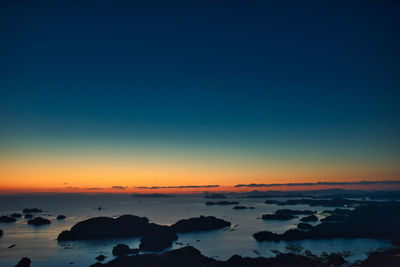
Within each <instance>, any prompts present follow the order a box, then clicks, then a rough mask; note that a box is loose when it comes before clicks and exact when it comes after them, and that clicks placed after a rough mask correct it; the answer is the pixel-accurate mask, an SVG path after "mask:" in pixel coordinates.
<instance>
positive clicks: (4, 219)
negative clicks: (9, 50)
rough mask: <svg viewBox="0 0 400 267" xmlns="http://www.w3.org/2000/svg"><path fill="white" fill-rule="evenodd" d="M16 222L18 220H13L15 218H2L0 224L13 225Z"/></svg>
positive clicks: (0, 217)
mask: <svg viewBox="0 0 400 267" xmlns="http://www.w3.org/2000/svg"><path fill="white" fill-rule="evenodd" d="M15 221H16V219H15V218H13V217H9V216H0V222H3V223H12V222H15Z"/></svg>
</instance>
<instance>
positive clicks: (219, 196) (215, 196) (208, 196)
mask: <svg viewBox="0 0 400 267" xmlns="http://www.w3.org/2000/svg"><path fill="white" fill-rule="evenodd" d="M204 198H211V199H222V198H226V196H225V195H223V194H218V193H215V194H208V195H205V196H204Z"/></svg>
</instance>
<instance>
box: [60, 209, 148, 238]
mask: <svg viewBox="0 0 400 267" xmlns="http://www.w3.org/2000/svg"><path fill="white" fill-rule="evenodd" d="M149 225H150V224H149V220H148V219H147V218H146V217H138V216H135V215H122V216H120V217H118V218H116V219H114V218H110V217H95V218H91V219H87V220H84V221H81V222H78V223H77V224H75V225H74V226H72V228H71V230H69V231H63V232H62V233H61V234H59V235H58V237H57V240H60V241H61V240H85V239H97V238H118V237H138V236H141V235H143V234H144V233H145V232H146V231H148V230H149Z"/></svg>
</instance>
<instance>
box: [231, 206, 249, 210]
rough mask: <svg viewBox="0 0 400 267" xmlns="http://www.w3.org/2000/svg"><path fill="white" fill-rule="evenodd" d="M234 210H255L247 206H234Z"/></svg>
mask: <svg viewBox="0 0 400 267" xmlns="http://www.w3.org/2000/svg"><path fill="white" fill-rule="evenodd" d="M233 209H234V210H245V209H254V207H246V206H234V207H233Z"/></svg>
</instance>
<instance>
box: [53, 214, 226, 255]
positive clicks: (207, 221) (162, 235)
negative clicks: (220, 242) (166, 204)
mask: <svg viewBox="0 0 400 267" xmlns="http://www.w3.org/2000/svg"><path fill="white" fill-rule="evenodd" d="M230 225H231V223H230V222H227V221H225V220H222V219H218V218H216V217H213V216H200V217H197V218H190V219H183V220H180V221H178V222H176V223H175V224H173V225H171V226H165V225H158V224H155V223H149V220H148V219H147V218H146V217H139V216H135V215H122V216H120V217H118V218H115V219H114V218H110V217H96V218H91V219H88V220H85V221H82V222H79V223H77V224H75V225H74V226H73V227H72V228H71V230H69V231H63V232H62V233H60V234H59V235H58V238H57V240H58V241H65V240H68V241H69V240H87V239H99V238H124V237H139V236H142V238H141V240H140V241H141V242H140V245H139V249H140V250H143V251H162V250H164V249H166V248H168V247H170V246H171V245H172V242H173V241H175V240H177V239H178V235H177V233H188V232H194V231H207V230H215V229H220V228H224V227H229V226H230Z"/></svg>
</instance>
